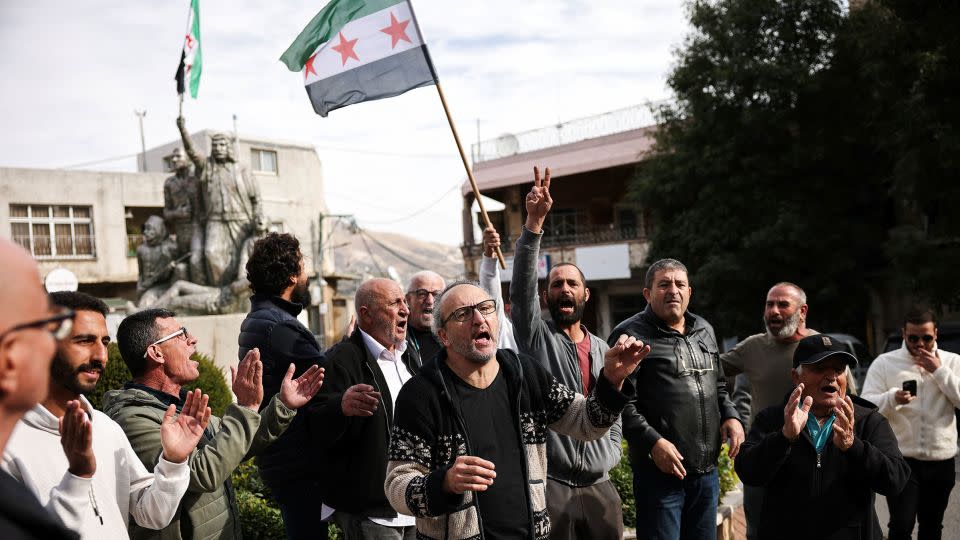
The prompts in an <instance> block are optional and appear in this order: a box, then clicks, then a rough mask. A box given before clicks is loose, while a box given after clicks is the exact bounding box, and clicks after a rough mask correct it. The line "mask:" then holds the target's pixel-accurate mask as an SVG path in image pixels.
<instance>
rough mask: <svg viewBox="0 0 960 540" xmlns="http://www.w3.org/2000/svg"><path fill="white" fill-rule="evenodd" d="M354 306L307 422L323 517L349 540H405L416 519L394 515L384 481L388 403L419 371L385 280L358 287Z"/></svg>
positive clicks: (396, 298) (401, 311)
mask: <svg viewBox="0 0 960 540" xmlns="http://www.w3.org/2000/svg"><path fill="white" fill-rule="evenodd" d="M354 303H355V305H356V309H357V329H356V330H354V332H353V334H351V335H350V337H349V338H348V339H346V340H343V341H341V342H340V343H338V344H336V345H334V346H333V348H332V349H330V350H329V351H327V352H326V353H325V354H324V358H323V361H322V362H321V363H320V365H321V366H323V367H324V368H326V370H327V382H326V384H324V385H323V388H322V389H321V390H320V394H318V396H317V399H318V402H319V403H317V404H316V405H312V406H311V410H310V411H309V414H308V420H307V421H308V422H309V429H310V436H311V439H312V441H313V445H314V447H315V448H318V449H321V450H322V452H323V458H324V463H323V472H324V482H323V485H322V487H323V503H324V505H323V515H322V517H323V518H327V517H328V516H330V515H332V516H333V517H332V519H333V521H334V522H335V523H336V524H337V525H339V526H340V528H341V529H342V530H343V533H344V536H345V538H346V539H347V540H354V539H361V538H363V539H368V538H369V539H373V538H376V539H397V540H399V539H408V540H409V539H413V538H415V537H416V529H415V528H414V526H413V525H414V519H413V517H411V516H407V515H402V514H401V515H398V514H397V513H396V512H394V510H393V508H391V507H390V503H389V502H388V501H387V498H386V496H385V495H384V492H383V481H384V476H385V471H386V468H387V446H388V445H389V443H390V438H389V435H390V428H391V426H392V425H393V411H394V403H395V401H396V399H397V395H398V394H399V393H400V388H401V387H402V386H403V385H404V384H405V383H406V382H407V381H409V380H410V378H411V377H413V376H414V375H415V374H416V373H417V371H418V370H419V369H420V364H419V363H418V362H416V361H415V360H414V359H413V358H412V357H411V355H410V354H409V349H408V347H407V341H406V337H407V336H406V334H407V321H408V319H407V318H408V316H409V314H410V312H409V311H408V310H407V304H406V302H404V295H403V290H402V289H401V288H400V286H399V285H397V283H396V282H394V281H392V280H389V279H382V278H376V279H371V280H368V281H365V282H363V283H362V284H361V285H360V287H359V288H358V289H357V294H356V297H355V301H354ZM314 511H316V509H314Z"/></svg>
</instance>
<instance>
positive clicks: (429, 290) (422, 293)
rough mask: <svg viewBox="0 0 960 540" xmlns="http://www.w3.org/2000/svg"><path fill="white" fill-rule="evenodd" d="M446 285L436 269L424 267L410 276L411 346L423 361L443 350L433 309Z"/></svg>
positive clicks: (409, 338)
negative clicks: (436, 334) (434, 332)
mask: <svg viewBox="0 0 960 540" xmlns="http://www.w3.org/2000/svg"><path fill="white" fill-rule="evenodd" d="M445 286H446V283H444V281H443V278H442V277H441V276H440V274H438V273H436V272H431V271H430V270H423V271H421V272H417V273H416V274H414V275H413V276H412V277H411V278H410V284H409V286H407V305H408V306H410V317H409V319H408V320H409V322H410V327H409V328H407V348H408V349H409V350H410V355H411V356H412V357H413V358H414V360H415V361H416V362H417V363H419V364H422V363H424V362H426V361H427V360H430V359H431V358H433V357H434V355H436V354H437V353H438V352H440V349H441V347H440V342H439V341H437V338H436V337H435V336H434V335H433V331H432V330H431V329H430V327H431V326H432V325H433V309H434V307H435V306H436V301H437V296H439V295H440V291H442V290H443V288H444V287H445Z"/></svg>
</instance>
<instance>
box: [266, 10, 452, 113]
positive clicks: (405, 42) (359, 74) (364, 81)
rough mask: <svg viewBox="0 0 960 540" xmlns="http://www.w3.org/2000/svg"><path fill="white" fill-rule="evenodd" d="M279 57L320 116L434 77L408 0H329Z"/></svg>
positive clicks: (394, 94) (406, 88)
mask: <svg viewBox="0 0 960 540" xmlns="http://www.w3.org/2000/svg"><path fill="white" fill-rule="evenodd" d="M280 60H281V61H282V62H283V63H284V64H286V65H287V67H288V68H289V69H290V71H302V72H303V77H304V85H305V86H306V89H307V95H308V96H310V101H311V102H312V103H313V109H314V110H315V111H316V112H317V114H319V115H320V116H327V113H329V112H330V111H332V110H334V109H339V108H341V107H346V106H347V105H352V104H354V103H360V102H361V101H370V100H374V99H382V98H387V97H393V96H397V95H400V94H402V93H404V92H406V91H408V90H412V89H414V88H419V87H421V86H428V85H431V84H434V83H436V80H437V76H436V72H435V71H434V69H433V64H432V63H431V62H430V56H429V54H428V53H427V46H426V44H425V43H424V41H423V36H421V35H420V29H419V28H418V26H417V21H416V19H415V18H414V15H413V10H412V8H411V7H410V3H409V1H408V0H331V2H330V3H329V4H327V5H326V7H324V8H323V10H322V11H320V13H317V15H316V16H315V17H314V18H313V20H311V21H310V23H309V24H308V25H307V27H306V28H304V29H303V31H302V32H300V35H299V36H297V39H296V40H295V41H294V42H293V44H291V45H290V47H289V48H288V49H287V51H286V52H285V53H283V56H281V57H280Z"/></svg>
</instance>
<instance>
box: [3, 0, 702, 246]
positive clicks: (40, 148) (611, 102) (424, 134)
mask: <svg viewBox="0 0 960 540" xmlns="http://www.w3.org/2000/svg"><path fill="white" fill-rule="evenodd" d="M324 3H325V2H322V1H319V2H314V3H310V2H299V1H298V2H284V1H267V0H262V1H253V0H247V1H236V0H234V1H230V0H201V24H202V28H201V32H202V45H203V59H204V68H203V69H204V71H203V76H202V79H201V82H200V97H199V99H198V100H196V101H190V102H188V103H187V105H186V107H185V112H186V116H187V124H188V127H189V128H190V129H191V130H192V131H197V130H200V129H203V128H210V129H230V128H231V125H232V115H233V114H236V115H237V116H238V124H239V130H240V132H241V134H242V135H244V136H249V137H266V138H275V139H285V140H295V141H301V142H306V143H310V144H313V145H315V146H316V147H318V153H319V156H320V159H321V161H322V162H323V166H324V182H325V188H326V191H327V200H326V203H327V206H328V208H329V210H330V211H331V212H335V213H353V214H355V215H356V216H357V217H358V220H359V222H360V225H361V226H368V227H369V228H371V229H374V230H377V229H381V230H391V231H394V232H400V233H404V234H408V235H411V236H415V237H418V238H422V239H425V240H433V241H438V242H443V243H446V244H451V245H455V244H459V243H460V242H461V241H462V238H461V236H460V234H461V233H460V231H461V228H460V208H461V204H462V203H461V200H460V197H459V191H458V190H455V189H454V190H451V188H452V187H453V186H454V185H459V184H460V183H461V182H462V181H463V179H464V178H465V175H464V172H463V167H462V165H461V164H460V159H459V157H458V155H457V153H456V148H455V146H454V144H453V140H452V137H451V135H450V132H449V129H448V128H447V126H446V121H445V118H444V116H443V111H442V109H441V107H440V104H439V100H438V99H437V93H436V90H435V89H434V88H432V87H428V88H422V89H418V90H414V91H413V92H410V93H408V94H405V95H403V96H400V97H397V98H393V99H389V100H382V101H377V102H370V103H363V104H359V105H354V106H351V107H348V108H345V109H340V110H337V111H333V112H332V113H331V114H330V116H329V117H328V118H321V117H319V116H316V115H315V114H314V113H313V110H312V108H311V107H310V103H309V101H308V99H307V97H306V93H305V91H304V89H303V85H302V77H301V75H300V74H298V73H291V72H289V71H287V69H286V68H285V67H284V66H283V65H282V64H281V63H280V62H279V61H278V58H279V56H280V54H281V53H282V52H283V51H284V50H285V49H286V47H287V46H288V45H289V44H290V42H292V41H293V39H294V38H295V37H296V36H297V34H298V33H299V32H300V30H301V29H302V28H303V26H304V25H305V24H306V23H307V22H308V21H309V20H310V18H311V17H312V16H313V15H314V14H315V13H316V12H317V11H319V9H320V8H322V7H323V5H324ZM188 6H189V2H188V1H187V0H176V1H164V2H156V1H147V0H139V1H132V0H131V1H119V0H117V1H105V0H102V1H95V0H90V1H84V2H54V1H51V0H32V1H30V2H0V49H2V50H3V51H4V53H5V54H4V55H3V56H2V57H0V72H2V73H3V74H4V79H5V83H4V84H3V85H2V86H0V115H2V118H3V119H4V125H5V129H3V130H2V131H0V166H17V167H40V168H55V167H62V166H67V165H72V164H77V163H85V162H90V161H95V160H100V159H106V158H111V157H114V156H123V155H129V154H134V153H136V152H137V151H138V150H139V146H140V141H139V131H138V127H137V118H136V117H135V116H134V113H133V111H134V110H135V109H145V110H146V111H147V116H146V117H145V126H144V128H145V132H146V141H147V146H148V147H150V146H154V145H159V144H162V143H165V142H168V141H170V140H173V139H175V138H176V137H177V132H176V126H175V124H174V120H175V118H176V114H177V97H176V93H175V85H174V81H173V74H174V72H175V71H176V67H177V62H178V60H179V55H180V48H181V45H182V39H183V38H182V36H183V32H184V26H185V24H186V16H187V9H188ZM414 8H415V9H416V12H417V16H418V19H419V22H420V27H421V29H422V31H423V34H424V36H425V38H426V40H427V43H428V46H429V47H430V51H431V55H432V57H433V60H434V63H435V64H436V67H437V70H438V72H439V74H440V78H441V81H442V84H443V86H444V92H445V94H446V96H447V99H448V102H449V104H450V107H451V109H452V112H453V114H454V118H455V120H456V122H457V125H458V129H459V130H460V134H461V138H462V139H463V140H464V142H465V143H466V144H469V143H470V142H473V141H475V139H476V132H477V119H479V120H480V133H481V136H482V137H483V138H485V139H486V138H492V137H495V136H498V135H500V134H502V133H509V132H517V131H526V130H529V129H534V128H538V127H541V126H546V125H550V124H554V123H556V122H557V121H561V120H568V119H572V118H578V117H582V116H587V115H591V114H598V113H602V112H606V111H609V110H614V109H619V108H622V107H626V106H630V105H634V104H638V103H644V102H647V101H658V100H661V99H665V98H668V97H669V92H668V89H667V87H666V84H665V80H666V76H667V73H668V72H669V69H670V66H671V64H672V61H673V56H672V54H671V51H672V50H673V49H674V48H675V47H677V46H678V45H680V44H681V43H682V41H683V38H684V35H685V33H686V32H687V31H688V24H687V22H686V20H685V17H684V11H683V6H682V3H681V2H680V1H679V0H669V1H667V0H644V1H642V2H637V1H636V0H601V1H561V0H549V1H543V0H532V1H525V2H516V1H507V0H486V1H483V2H450V1H442V0H417V1H416V2H415V3H414ZM467 151H468V152H469V148H467ZM531 165H533V164H531ZM545 165H549V164H545ZM134 167H135V165H134V160H133V159H126V160H118V161H115V162H110V163H105V164H102V165H98V166H97V167H96V168H105V169H123V170H133V168H134ZM445 192H447V195H446V196H445V197H442V198H441V199H440V201H439V202H438V203H437V204H436V205H434V206H433V207H431V208H430V209H429V210H427V211H424V212H422V213H420V214H419V215H418V216H416V217H414V218H412V219H406V220H403V221H399V222H395V223H391V224H385V223H384V222H388V221H391V220H394V219H396V218H400V217H403V216H408V215H409V214H411V212H413V211H415V210H417V209H420V208H423V207H424V206H425V205H427V204H429V203H430V202H432V201H435V200H436V199H437V198H438V197H440V196H441V195H442V194H443V193H445ZM446 224H449V226H446Z"/></svg>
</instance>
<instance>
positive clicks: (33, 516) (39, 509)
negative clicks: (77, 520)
mask: <svg viewBox="0 0 960 540" xmlns="http://www.w3.org/2000/svg"><path fill="white" fill-rule="evenodd" d="M0 538H3V539H4V540H31V539H36V540H59V539H67V540H75V539H77V538H80V535H79V534H77V533H75V532H73V531H71V530H70V529H67V528H66V527H64V526H63V524H62V523H60V520H59V519H58V518H57V516H56V515H54V514H53V513H51V512H49V511H47V509H46V508H44V507H43V506H41V505H40V501H38V500H37V498H36V497H34V496H33V493H31V492H30V490H28V489H27V488H26V487H24V485H23V484H21V483H20V482H17V480H16V479H15V478H13V477H12V476H10V475H9V474H7V473H6V471H0Z"/></svg>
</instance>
